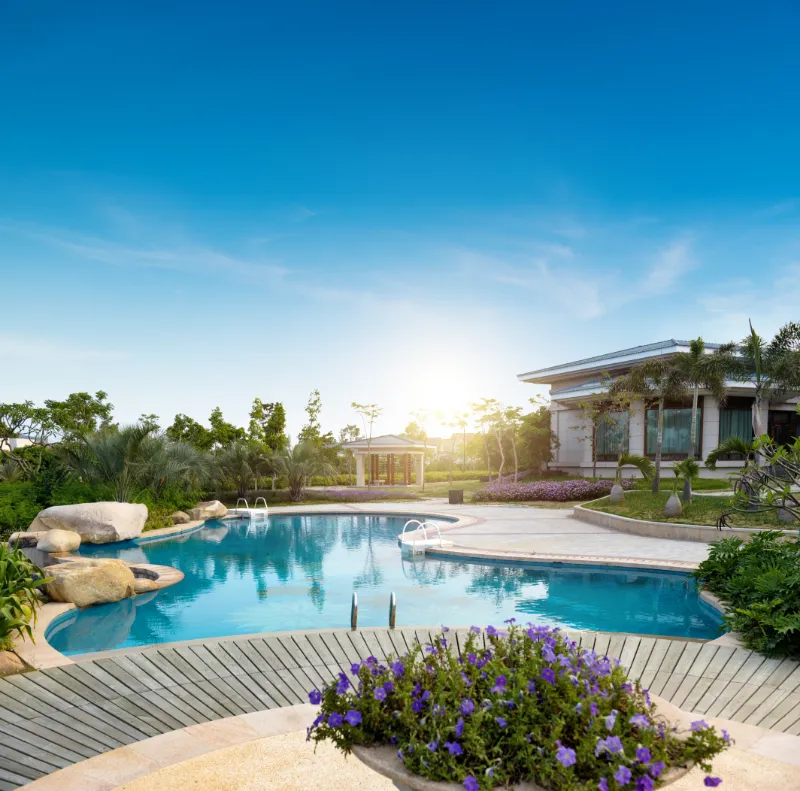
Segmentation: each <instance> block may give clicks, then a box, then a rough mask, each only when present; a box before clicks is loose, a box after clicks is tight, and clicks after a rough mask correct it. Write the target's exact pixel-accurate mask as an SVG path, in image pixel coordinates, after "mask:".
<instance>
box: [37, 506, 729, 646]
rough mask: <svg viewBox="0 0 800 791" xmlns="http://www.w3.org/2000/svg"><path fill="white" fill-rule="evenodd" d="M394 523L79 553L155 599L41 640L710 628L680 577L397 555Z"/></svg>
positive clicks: (236, 533) (198, 537)
mask: <svg viewBox="0 0 800 791" xmlns="http://www.w3.org/2000/svg"><path fill="white" fill-rule="evenodd" d="M407 518H408V517H406V516H362V515H359V516H355V515H353V516H349V515H348V516H341V515H324V514H316V515H313V516H299V515H281V516H277V515H276V516H272V517H270V518H269V520H268V522H267V521H261V522H254V523H252V524H248V523H247V522H245V521H220V522H210V523H208V524H207V525H206V526H205V527H203V528H202V529H200V530H197V531H194V532H189V533H185V534H183V535H178V536H176V537H174V538H171V539H169V540H161V541H153V542H147V541H145V542H141V543H137V542H122V543H119V544H106V545H101V546H85V547H81V554H82V555H91V556H94V557H116V558H122V559H123V560H128V561H135V562H140V563H144V562H146V563H155V564H159V565H165V566H175V567H177V568H179V569H180V570H181V571H183V572H184V574H185V575H186V576H185V578H184V580H183V581H182V582H179V583H178V584H177V585H173V586H172V587H169V588H165V589H164V590H162V591H157V592H153V593H148V594H145V595H142V596H136V597H134V598H132V599H126V600H124V601H121V602H118V603H116V604H106V605H101V606H98V607H90V608H88V609H86V610H82V611H79V612H75V613H71V614H70V615H69V616H68V617H67V618H66V619H64V620H61V621H59V622H57V623H56V624H54V626H53V627H52V628H51V630H50V632H49V633H48V640H49V642H50V643H51V644H52V645H53V646H54V647H55V648H56V649H58V650H59V651H62V652H64V653H66V654H80V653H86V652H92V651H104V650H108V649H112V648H121V647H125V646H137V645H147V644H151V643H165V642H172V641H176V640H191V639H197V638H204V637H220V636H224V635H237V634H251V633H256V632H270V631H281V630H286V629H324V628H332V627H346V626H349V623H350V600H351V597H352V593H353V591H354V590H355V591H357V592H358V598H359V625H360V626H385V625H386V624H387V620H388V603H389V594H390V592H392V591H394V592H395V593H396V595H397V624H398V626H420V625H437V624H442V623H446V624H451V625H457V626H466V625H470V624H473V623H477V624H484V625H485V624H489V623H499V622H501V621H503V620H504V619H505V618H509V617H511V616H515V617H516V618H517V619H518V620H521V621H526V622H527V621H534V622H536V623H543V624H551V625H556V626H562V627H565V628H575V629H594V630H600V631H614V632H635V633H638V634H659V635H673V636H680V637H695V638H713V637H716V636H717V635H718V633H719V626H720V619H719V616H718V615H717V614H716V612H715V611H714V610H712V609H711V608H710V607H708V606H707V605H706V604H704V603H703V602H701V601H700V599H699V598H698V595H697V593H696V591H695V588H694V583H693V582H692V581H691V579H690V578H689V577H688V576H686V575H682V574H669V573H657V572H649V571H638V570H637V571H631V570H628V569H600V568H596V567H593V568H591V569H590V568H587V567H585V566H584V567H581V566H543V565H530V564H529V565H524V564H517V565H509V564H507V563H502V564H500V563H491V562H487V561H476V562H464V561H461V560H459V561H454V560H442V559H436V558H433V557H428V558H420V557H418V558H417V559H414V560H411V559H409V558H404V557H402V555H401V552H400V549H399V547H398V546H397V536H398V534H399V533H400V532H402V529H403V524H404V523H405V521H406V519H407Z"/></svg>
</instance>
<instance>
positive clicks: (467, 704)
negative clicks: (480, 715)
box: [459, 698, 475, 714]
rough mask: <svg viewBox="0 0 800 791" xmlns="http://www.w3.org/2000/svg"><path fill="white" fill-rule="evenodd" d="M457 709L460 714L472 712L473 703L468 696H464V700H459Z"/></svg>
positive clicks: (473, 709)
mask: <svg viewBox="0 0 800 791" xmlns="http://www.w3.org/2000/svg"><path fill="white" fill-rule="evenodd" d="M459 709H460V711H461V713H462V714H472V712H473V711H475V704H474V703H473V702H472V701H471V700H470V699H469V698H464V700H462V701H461V705H460V706H459Z"/></svg>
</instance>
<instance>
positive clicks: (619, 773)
mask: <svg viewBox="0 0 800 791" xmlns="http://www.w3.org/2000/svg"><path fill="white" fill-rule="evenodd" d="M512 621H513V619H512ZM449 640H450V638H449V636H448V635H445V634H441V635H440V636H438V637H437V638H436V639H435V640H434V642H433V643H432V644H430V645H428V646H425V647H424V648H423V646H421V645H419V644H417V645H415V646H414V647H413V648H412V649H411V651H410V652H409V653H408V654H405V655H404V656H402V657H399V658H398V659H397V660H393V659H391V658H390V659H389V660H388V661H387V663H386V665H384V664H381V663H380V662H379V661H378V660H377V659H376V658H375V657H370V658H369V659H367V660H366V661H364V662H360V663H355V664H353V665H352V667H351V668H350V674H351V675H350V677H348V676H347V675H346V674H345V673H340V674H339V677H338V679H337V680H335V681H333V682H331V683H330V684H329V685H328V686H327V688H326V689H325V690H324V691H322V692H320V691H319V690H312V691H311V692H310V693H309V700H310V701H311V703H312V704H315V705H316V704H320V703H321V704H322V706H321V709H320V713H319V715H318V717H317V718H316V720H315V721H314V722H313V724H312V725H311V727H310V728H309V731H308V738H309V739H313V740H314V741H315V742H320V741H326V740H329V741H331V742H333V744H335V745H336V746H337V747H338V748H339V749H340V750H342V751H343V752H344V753H345V754H347V753H348V752H350V750H351V749H352V747H353V746H354V745H364V746H382V745H389V744H391V745H394V749H396V750H397V757H398V758H399V759H400V760H401V761H402V762H403V763H404V764H405V767H406V768H407V769H408V770H409V771H410V772H411V773H413V774H415V775H418V776H421V777H425V778H428V779H430V780H436V781H444V782H449V783H458V784H461V786H462V787H463V788H464V789H466V791H478V789H490V788H495V787H498V788H499V787H501V786H502V787H503V788H506V787H508V786H510V785H512V784H516V783H522V782H525V781H528V782H531V783H534V784H536V786H537V787H540V788H547V789H560V791H579V790H580V791H589V789H598V788H605V789H616V788H623V787H625V788H630V789H631V791H633V786H634V785H635V786H636V788H637V789H647V790H648V791H651V790H652V789H653V788H654V787H655V786H656V784H657V783H658V782H659V779H660V778H663V776H665V775H666V774H667V772H668V771H669V769H670V768H671V767H680V766H684V765H686V764H687V763H690V762H694V763H697V764H698V765H699V766H700V767H701V768H702V769H703V770H705V771H706V772H710V771H711V765H710V761H711V759H712V758H713V757H714V756H715V755H717V754H719V753H720V752H722V751H723V750H724V749H725V747H726V746H727V741H728V738H727V736H726V734H725V732H724V731H723V733H722V734H721V735H720V734H719V733H717V732H716V731H715V730H714V728H713V727H709V726H708V725H707V724H706V723H705V722H703V721H702V720H698V721H697V722H694V723H692V725H691V730H688V731H687V732H686V733H685V734H680V735H678V734H676V733H673V732H672V731H671V730H669V729H668V728H667V727H666V723H665V722H664V721H663V719H662V718H661V717H660V716H658V713H657V711H656V710H655V709H654V708H653V707H652V706H651V703H650V700H649V697H648V695H647V693H645V692H643V690H642V689H641V687H640V686H639V684H638V683H637V684H636V685H635V686H634V685H633V684H631V683H630V682H628V681H627V679H626V677H625V673H624V671H623V669H622V668H621V667H620V666H619V664H618V663H617V662H614V661H612V660H611V659H609V658H608V657H606V656H601V655H598V654H595V652H594V651H586V650H583V649H581V648H579V647H578V645H577V644H576V643H575V642H572V641H570V640H568V639H567V638H565V637H564V636H563V635H561V634H560V633H559V632H558V631H557V630H552V629H550V628H548V627H546V626H531V628H529V629H523V628H521V627H518V626H514V625H512V626H511V628H510V629H509V630H508V634H507V636H503V635H502V633H501V632H499V631H498V630H497V629H495V628H494V627H489V628H488V629H487V630H486V643H485V644H484V635H483V634H481V630H480V629H478V628H477V627H472V630H471V633H470V634H469V636H468V637H467V639H466V640H465V641H460V642H461V643H462V644H461V656H460V657H459V655H458V653H459V652H458V651H457V650H453V649H454V648H455V646H452V647H451V646H450V645H449ZM453 642H455V641H453ZM718 782H719V780H718V778H713V779H709V780H708V781H707V782H706V785H711V786H713V785H716V784H718Z"/></svg>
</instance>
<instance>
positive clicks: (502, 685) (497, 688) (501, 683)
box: [492, 676, 507, 695]
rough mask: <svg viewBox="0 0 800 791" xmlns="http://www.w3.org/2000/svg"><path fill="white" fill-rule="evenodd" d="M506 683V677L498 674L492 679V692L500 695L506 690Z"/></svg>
mask: <svg viewBox="0 0 800 791" xmlns="http://www.w3.org/2000/svg"><path fill="white" fill-rule="evenodd" d="M506 683H507V679H506V677H505V676H498V677H497V678H496V679H495V680H494V686H493V687H492V692H495V693H496V694H498V695H502V694H503V693H504V692H505V691H506Z"/></svg>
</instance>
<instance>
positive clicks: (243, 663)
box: [219, 640, 261, 676]
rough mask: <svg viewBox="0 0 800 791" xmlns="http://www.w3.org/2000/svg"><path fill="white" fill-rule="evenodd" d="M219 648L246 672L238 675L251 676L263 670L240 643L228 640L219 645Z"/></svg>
mask: <svg viewBox="0 0 800 791" xmlns="http://www.w3.org/2000/svg"><path fill="white" fill-rule="evenodd" d="M219 647H220V648H221V649H222V650H223V651H224V652H225V653H226V654H227V655H228V656H229V657H230V658H231V661H232V662H235V663H236V664H237V665H238V666H239V667H240V668H241V669H242V670H243V671H244V672H243V673H242V674H237V675H245V676H250V675H252V674H253V673H258V672H259V670H261V668H260V667H259V666H258V665H256V664H255V662H253V660H252V659H251V658H250V657H249V656H248V655H247V654H246V653H245V652H244V651H243V650H242V647H241V645H239V643H237V642H234V641H231V640H226V641H225V642H223V643H219Z"/></svg>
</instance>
